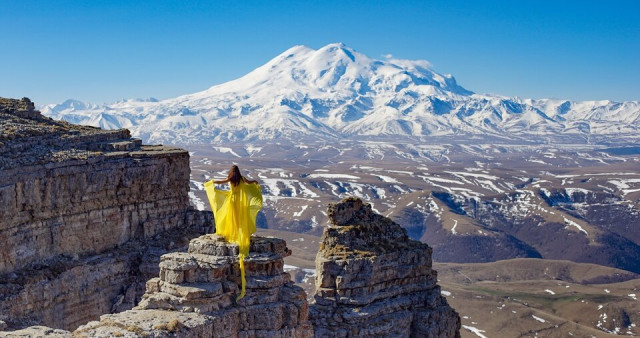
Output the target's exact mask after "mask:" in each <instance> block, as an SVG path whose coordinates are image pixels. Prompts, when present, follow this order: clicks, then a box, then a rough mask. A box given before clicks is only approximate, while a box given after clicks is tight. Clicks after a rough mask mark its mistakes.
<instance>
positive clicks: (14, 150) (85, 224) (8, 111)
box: [0, 98, 212, 329]
mask: <svg viewBox="0 0 640 338" xmlns="http://www.w3.org/2000/svg"><path fill="white" fill-rule="evenodd" d="M188 191H189V154H188V152H186V151H185V150H182V149H178V148H172V147H164V146H144V145H142V144H141V142H140V140H137V139H132V138H131V137H130V134H129V131H128V130H126V129H122V130H114V131H106V130H101V129H98V128H93V127H85V126H77V125H73V124H69V123H66V122H62V121H54V120H51V119H49V118H46V117H44V116H42V115H41V114H40V113H39V112H38V111H37V110H35V108H34V105H33V103H32V102H31V101H29V100H28V99H22V100H11V99H2V98H0V243H2V245H0V320H3V321H6V322H7V324H8V325H9V327H10V328H19V327H22V326H26V325H29V324H34V323H38V324H46V325H49V326H53V327H56V328H65V329H70V328H71V329H73V328H75V327H76V326H78V325H80V324H83V323H86V322H87V321H88V320H91V319H95V318H97V317H98V316H99V315H101V314H104V313H109V312H112V311H118V310H123V309H126V308H131V307H132V306H133V305H135V303H136V298H139V297H140V295H141V294H142V292H143V289H144V287H143V286H142V285H144V281H146V280H147V279H148V278H150V277H152V276H153V275H156V274H157V261H158V260H159V256H160V255H161V254H162V253H165V252H167V250H169V249H176V248H177V247H178V246H180V244H181V243H180V242H182V238H183V237H186V238H187V242H188V238H189V237H193V236H194V234H196V233H198V232H203V230H205V229H207V228H209V229H210V227H211V223H212V220H211V217H210V215H206V214H203V213H198V212H196V211H195V210H193V209H191V208H190V207H189V198H188V195H187V194H188ZM167 232H172V234H171V235H170V236H168V235H167ZM165 236H166V237H168V238H172V239H171V240H166V239H164V238H165ZM171 242H173V243H171ZM154 261H155V262H154ZM141 286H142V287H141Z"/></svg>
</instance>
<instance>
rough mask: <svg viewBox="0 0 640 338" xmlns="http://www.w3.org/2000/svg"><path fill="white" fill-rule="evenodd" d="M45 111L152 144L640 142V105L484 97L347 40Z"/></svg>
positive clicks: (417, 64)
mask: <svg viewBox="0 0 640 338" xmlns="http://www.w3.org/2000/svg"><path fill="white" fill-rule="evenodd" d="M41 110H42V112H43V113H44V114H45V115H48V116H50V117H53V118H55V119H64V120H67V121H70V122H73V123H80V124H87V125H93V126H99V127H102V128H108V129H111V128H128V129H130V130H131V131H132V133H133V135H135V136H137V137H140V138H142V139H143V140H144V141H145V142H150V143H211V142H225V141H242V140H257V139H272V138H279V137H285V138H290V139H295V138H300V137H308V136H312V137H314V138H335V137H339V138H353V137H369V136H384V135H388V136H396V137H398V136H400V137H412V138H416V137H419V138H420V137H431V136H447V135H481V136H491V137H499V138H504V139H512V140H533V141H540V139H541V138H540V136H544V137H547V138H554V137H558V136H561V137H565V138H568V139H576V140H579V141H580V142H584V140H589V139H590V138H591V136H598V137H599V136H602V137H607V136H612V137H615V138H625V139H631V140H633V141H634V142H635V141H637V140H639V139H640V136H639V135H640V133H639V132H638V130H639V128H640V102H638V101H631V102H622V103H617V102H611V101H585V102H573V101H566V100H551V99H543V100H531V99H519V98H509V97H502V96H494V95H479V94H474V93H473V92H471V91H469V90H467V89H465V88H463V87H461V86H460V85H458V84H457V83H456V80H455V79H454V78H453V76H451V75H443V74H439V73H437V72H435V71H433V70H432V69H431V66H430V64H429V63H428V62H427V61H410V60H396V59H389V60H376V59H372V58H369V57H367V56H366V55H363V54H361V53H358V52H357V51H355V50H353V49H351V48H349V47H347V46H345V45H344V44H330V45H327V46H325V47H323V48H320V49H318V50H314V49H311V48H309V47H305V46H295V47H293V48H290V49H289V50H287V51H285V52H284V53H282V54H280V55H278V56H276V57H275V58H274V59H272V60H271V61H269V62H268V63H266V64H265V65H263V66H261V67H259V68H257V69H255V70H254V71H252V72H250V73H248V74H247V75H245V76H243V77H241V78H239V79H237V80H234V81H230V82H227V83H223V84H220V85H216V86H213V87H211V88H209V89H207V90H205V91H202V92H199V93H195V94H189V95H184V96H180V97H177V98H173V99H167V100H163V101H157V100H154V99H151V100H126V101H121V102H116V103H113V104H105V105H93V104H86V103H83V102H79V101H74V100H67V101H65V102H63V103H61V104H53V105H47V106H44V107H42V109H41Z"/></svg>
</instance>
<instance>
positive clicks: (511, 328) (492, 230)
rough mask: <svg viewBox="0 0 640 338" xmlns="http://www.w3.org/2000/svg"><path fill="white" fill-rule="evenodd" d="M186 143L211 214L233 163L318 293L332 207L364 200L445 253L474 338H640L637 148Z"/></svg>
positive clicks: (451, 286)
mask: <svg viewBox="0 0 640 338" xmlns="http://www.w3.org/2000/svg"><path fill="white" fill-rule="evenodd" d="M187 148H188V149H189V151H190V152H191V166H192V174H191V180H192V185H191V188H192V192H193V194H192V195H191V196H192V203H193V204H194V205H199V207H200V208H203V209H208V205H206V200H205V198H204V194H203V192H202V191H201V190H200V184H201V183H202V182H204V181H206V180H209V179H211V178H213V177H223V176H225V175H226V171H227V170H228V167H229V166H230V165H231V164H232V163H237V164H239V165H240V168H241V169H242V170H243V173H245V174H246V175H247V176H249V177H251V178H254V179H258V180H259V181H260V182H261V184H262V186H263V192H264V195H265V208H264V211H263V213H262V216H260V217H261V218H260V220H261V222H260V226H261V228H260V229H259V230H258V232H259V233H260V234H263V235H270V236H276V237H279V238H283V239H285V240H287V243H288V246H289V247H290V248H291V249H292V251H293V254H292V256H290V257H287V259H286V260H285V262H286V263H287V266H286V268H287V269H290V272H291V273H292V276H293V277H294V279H295V280H296V281H297V282H298V283H299V284H300V285H301V286H302V287H303V288H305V290H306V291H307V294H309V295H310V294H312V293H313V292H314V286H313V274H314V260H315V256H316V252H317V250H318V247H319V243H320V234H321V231H322V229H324V228H325V227H326V224H328V218H327V217H328V216H327V214H326V212H325V206H326V204H327V203H329V202H333V201H337V200H339V199H341V198H343V197H346V196H360V197H362V198H363V199H365V200H366V201H368V202H370V203H372V205H373V208H374V209H375V210H377V211H379V212H380V213H382V214H384V215H386V216H389V217H390V218H391V219H393V220H395V221H396V222H398V223H399V224H400V225H402V226H403V227H405V228H406V229H407V230H408V233H409V235H410V237H411V238H414V239H419V240H421V241H423V242H425V243H427V244H429V245H430V246H431V247H433V248H434V253H433V255H434V269H435V270H437V271H438V272H439V274H438V278H439V280H440V284H441V286H442V290H444V291H445V295H446V296H447V299H448V300H449V302H450V304H452V306H453V307H454V308H455V309H456V310H457V311H458V312H459V313H460V316H461V318H462V330H461V333H462V335H463V336H464V337H479V336H480V337H481V335H484V336H486V337H518V336H522V337H527V336H532V337H533V336H536V335H537V336H539V337H540V336H543V337H544V336H550V337H570V336H571V335H573V336H576V337H590V336H595V337H606V336H613V335H615V334H616V333H617V334H620V335H638V334H640V331H638V328H637V327H636V325H637V324H638V322H639V321H640V318H638V315H639V309H638V302H637V300H636V299H635V298H637V295H639V294H640V292H639V291H638V287H640V284H639V283H640V282H639V279H638V274H637V273H638V272H640V270H639V268H640V265H639V264H640V249H639V248H640V238H639V234H640V231H639V230H638V228H639V227H640V207H639V198H640V171H639V170H638V168H640V156H639V155H638V153H637V150H634V149H636V148H633V147H630V148H613V147H605V146H591V145H589V146H584V145H547V144H537V145H536V144H524V145H518V146H512V145H500V144H495V145H482V144H479V145H474V146H463V145H459V144H446V143H444V144H439V145H407V144H398V143H394V142H393V141H389V142H377V143H375V142H362V143H361V144H355V143H349V144H346V143H340V142H336V144H314V143H309V144H297V145H288V144H285V143H283V144H280V145H278V146H271V145H268V144H243V145H235V146H234V145H230V146H226V147H216V146H198V145H189V146H187ZM464 275H468V276H469V278H468V279H467V278H463V276H464ZM545 290H549V291H551V292H549V291H545ZM605 290H606V291H605ZM630 295H635V296H630ZM634 297H635V298H634ZM507 309H508V310H507ZM513 311H515V313H514V312H513ZM534 316H535V317H534ZM537 318H539V319H537ZM540 319H542V320H544V322H543V321H541V320H540ZM614 319H615V321H614ZM556 325H557V327H556Z"/></svg>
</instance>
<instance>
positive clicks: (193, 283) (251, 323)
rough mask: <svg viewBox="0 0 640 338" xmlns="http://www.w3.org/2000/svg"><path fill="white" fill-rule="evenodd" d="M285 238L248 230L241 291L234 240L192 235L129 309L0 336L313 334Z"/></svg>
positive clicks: (167, 257) (166, 258)
mask: <svg viewBox="0 0 640 338" xmlns="http://www.w3.org/2000/svg"><path fill="white" fill-rule="evenodd" d="M290 254H291V251H290V250H289V249H287V246H286V243H285V241H283V240H281V239H277V238H264V237H252V238H251V247H250V254H249V257H248V258H247V259H246V261H245V267H246V278H247V294H246V296H245V297H244V298H242V299H241V300H239V301H236V297H237V295H238V294H239V287H238V286H239V284H240V269H239V264H238V245H237V244H229V243H227V242H225V241H224V240H223V239H222V238H221V237H218V236H216V235H204V236H201V237H199V238H196V239H193V240H191V242H190V244H189V249H188V252H186V253H169V254H165V255H163V256H162V260H161V262H160V265H159V266H160V273H159V277H157V278H153V279H150V280H149V281H148V282H147V292H146V293H145V295H144V296H143V299H142V301H141V302H140V304H139V305H138V306H137V307H136V308H134V309H133V310H128V311H124V312H120V313H116V314H107V315H103V316H101V317H100V320H99V321H93V322H89V323H87V324H86V325H83V326H80V327H79V328H78V329H77V330H75V331H74V332H69V331H63V330H53V329H50V328H47V327H30V328H27V329H24V330H20V331H15V332H9V333H5V334H3V333H0V337H3V336H4V337H19V336H25V335H32V336H47V335H48V336H53V337H281V338H290V337H294V338H310V337H312V336H313V328H312V326H311V324H310V323H309V321H308V317H307V316H308V304H307V299H306V294H305V293H304V291H303V290H302V288H300V287H298V286H296V285H294V284H293V282H291V280H290V276H289V274H288V273H285V272H284V270H283V266H284V261H283V258H284V257H286V256H288V255H290Z"/></svg>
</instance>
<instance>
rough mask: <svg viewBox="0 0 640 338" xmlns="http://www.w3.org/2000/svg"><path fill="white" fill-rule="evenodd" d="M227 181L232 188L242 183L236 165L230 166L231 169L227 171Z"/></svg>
mask: <svg viewBox="0 0 640 338" xmlns="http://www.w3.org/2000/svg"><path fill="white" fill-rule="evenodd" d="M227 179H228V180H229V182H230V183H231V185H232V186H234V187H235V186H237V185H238V184H240V182H242V179H243V177H242V174H240V168H238V166H237V165H233V166H231V169H229V176H227Z"/></svg>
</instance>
